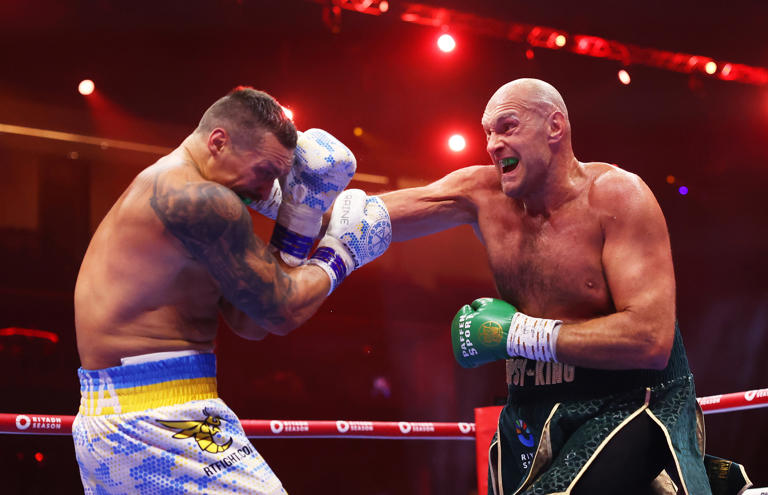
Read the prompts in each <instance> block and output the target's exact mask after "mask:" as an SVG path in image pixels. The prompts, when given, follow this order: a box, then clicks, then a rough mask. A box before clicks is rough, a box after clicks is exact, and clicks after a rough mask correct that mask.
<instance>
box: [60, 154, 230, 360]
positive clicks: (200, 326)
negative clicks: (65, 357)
mask: <svg viewBox="0 0 768 495" xmlns="http://www.w3.org/2000/svg"><path fill="white" fill-rule="evenodd" d="M158 177H162V180H163V181H165V182H169V183H174V184H178V185H179V186H180V187H183V185H184V184H186V183H188V182H197V181H202V180H203V179H202V177H201V176H200V175H199V173H198V172H197V170H196V169H195V167H194V166H193V165H192V164H191V163H190V162H188V161H185V160H184V159H183V157H181V156H179V155H178V152H174V153H172V154H171V155H169V156H167V157H164V158H162V159H160V160H159V161H158V162H157V163H156V164H154V165H152V166H151V167H149V168H147V169H146V170H144V171H143V172H141V174H139V176H138V177H136V179H135V180H134V181H133V182H132V183H131V185H130V186H129V187H128V189H126V191H125V192H124V193H123V195H122V196H121V197H120V198H119V199H118V201H117V202H116V203H115V205H114V206H113V207H112V209H111V210H110V211H109V212H108V213H107V215H106V217H105V218H104V220H103V221H102V222H101V224H100V225H99V227H98V229H97V230H96V232H95V234H94V236H93V239H92V240H91V243H90V245H89V246H88V250H87V252H86V254H85V258H84V259H83V263H82V266H81V267H80V274H79V276H78V279H77V285H76V287H75V326H76V330H77V342H78V351H79V353H80V359H81V364H82V366H83V367H84V368H86V369H98V368H104V367H109V366H117V365H119V364H120V358H121V357H126V356H133V355H139V354H146V353H152V352H161V351H173V350H186V349H196V350H212V349H213V340H214V337H215V334H216V328H217V321H218V303H219V299H220V297H221V294H220V292H219V290H218V288H217V286H216V284H215V282H214V281H213V279H212V278H211V276H210V275H209V273H208V271H207V270H206V269H205V267H203V266H202V265H201V264H200V263H199V262H197V261H196V260H195V259H194V258H192V257H191V256H190V255H189V253H188V252H187V251H186V250H185V249H184V247H183V246H182V244H181V243H180V242H179V241H178V240H177V239H176V238H175V237H173V236H172V235H171V234H169V233H168V232H167V231H166V229H165V228H164V226H163V223H162V222H161V220H160V219H159V218H158V217H157V215H156V214H155V212H154V210H153V208H152V206H151V204H150V200H151V197H152V194H153V189H154V186H155V183H156V180H157V178H158Z"/></svg>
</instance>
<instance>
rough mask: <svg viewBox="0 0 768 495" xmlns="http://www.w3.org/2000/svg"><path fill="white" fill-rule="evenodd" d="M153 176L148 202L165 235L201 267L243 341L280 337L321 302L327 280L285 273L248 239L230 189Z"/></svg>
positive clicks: (245, 218) (305, 272)
mask: <svg viewBox="0 0 768 495" xmlns="http://www.w3.org/2000/svg"><path fill="white" fill-rule="evenodd" d="M162 177H163V176H162V175H161V176H158V178H157V179H156V181H155V184H154V190H153V194H152V197H151V199H150V202H151V205H152V208H153V209H154V211H155V213H156V214H157V216H158V217H159V218H160V220H161V221H162V222H163V224H164V225H165V228H166V229H167V231H168V232H169V233H170V234H171V235H173V236H174V237H175V238H177V239H178V240H179V241H180V242H181V244H182V245H183V246H184V248H185V249H186V250H187V251H188V252H189V254H190V255H191V256H192V257H193V258H195V259H196V260H197V261H198V262H200V263H202V264H203V265H204V266H205V267H206V268H207V269H208V272H209V273H210V274H211V276H212V277H213V279H214V280H215V282H216V283H217V284H218V286H219V289H220V291H221V294H222V296H223V297H224V299H226V301H228V303H229V304H227V303H222V304H221V305H220V307H221V309H222V312H223V313H224V316H225V319H227V321H228V322H229V323H230V324H231V325H233V329H234V330H235V331H236V332H237V333H238V334H239V335H241V336H242V337H245V338H251V339H259V338H263V337H264V334H265V332H272V333H278V334H285V333H288V332H289V331H291V330H293V329H294V328H296V327H297V326H299V325H301V324H302V323H304V322H305V321H306V320H307V319H309V317H310V316H312V315H313V314H314V313H315V311H317V309H318V307H319V306H320V304H321V303H322V302H323V300H324V299H325V296H326V294H327V293H328V289H329V286H330V281H329V280H328V277H327V276H326V275H325V273H323V271H322V270H320V269H319V268H317V267H312V266H307V267H301V268H299V269H296V270H293V271H292V272H291V273H286V272H285V271H284V270H283V269H282V268H281V267H280V266H279V265H278V263H277V261H276V260H275V258H274V256H272V254H270V252H269V251H268V249H267V247H266V245H265V244H264V242H262V241H261V240H260V239H259V238H258V237H256V236H255V235H254V233H253V226H252V223H251V217H250V215H249V214H248V211H247V210H246V209H245V206H244V205H243V203H242V202H241V201H240V200H239V198H238V197H237V196H236V195H235V194H234V193H233V192H232V191H230V190H229V189H227V188H225V187H223V186H220V185H218V184H214V183H211V182H196V183H185V184H183V185H179V184H177V183H174V182H172V181H169V180H163V178H162Z"/></svg>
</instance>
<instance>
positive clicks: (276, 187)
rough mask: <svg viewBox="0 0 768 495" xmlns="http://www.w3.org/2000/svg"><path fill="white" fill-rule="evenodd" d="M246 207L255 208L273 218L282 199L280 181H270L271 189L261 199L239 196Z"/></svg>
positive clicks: (275, 216)
mask: <svg viewBox="0 0 768 495" xmlns="http://www.w3.org/2000/svg"><path fill="white" fill-rule="evenodd" d="M240 199H242V200H243V203H245V204H246V205H247V206H248V208H251V209H252V210H256V211H258V212H259V213H261V214H262V215H264V216H265V217H267V218H271V219H272V220H275V219H276V218H277V211H278V210H279V208H280V203H281V202H282V201H283V191H282V189H280V181H279V180H278V179H275V181H274V182H273V183H272V190H271V191H270V192H269V196H267V199H261V200H259V201H252V200H250V199H248V198H244V197H242V196H241V197H240Z"/></svg>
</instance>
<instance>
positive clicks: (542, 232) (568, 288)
mask: <svg viewBox="0 0 768 495" xmlns="http://www.w3.org/2000/svg"><path fill="white" fill-rule="evenodd" d="M611 170H614V171H615V170H617V169H616V168H615V167H612V166H610V165H607V164H599V163H594V164H585V166H584V171H585V172H586V176H585V177H584V179H583V183H582V184H580V186H579V188H578V190H577V191H576V193H575V195H574V197H573V198H571V199H570V200H569V201H567V202H566V203H564V204H563V205H561V206H560V207H559V208H558V209H556V210H555V211H554V212H551V214H550V215H549V216H547V217H545V216H544V215H538V216H535V215H534V216H531V215H528V214H527V213H526V212H525V211H523V209H522V208H521V206H520V203H519V202H516V201H515V200H513V199H511V198H509V197H507V196H506V195H505V194H504V193H503V192H502V191H501V190H500V188H499V186H498V175H497V172H496V170H495V168H494V167H492V166H488V167H479V168H478V169H477V171H476V172H475V174H476V178H477V184H478V185H479V187H478V188H477V189H475V192H476V193H473V194H472V199H473V202H474V204H475V206H476V208H477V213H476V215H477V216H476V218H477V220H476V222H477V223H476V224H475V232H476V233H477V235H478V237H479V238H480V240H481V241H482V242H483V244H484V245H485V248H486V251H487V253H488V259H489V263H490V266H491V270H492V272H493V274H494V278H495V282H496V286H497V288H498V291H499V294H500V296H501V297H502V298H503V299H505V300H506V301H508V302H510V303H512V304H514V305H515V306H516V307H517V308H518V309H519V310H521V311H523V312H525V313H527V314H531V315H536V316H546V317H547V318H557V319H562V320H564V321H580V320H584V319H588V318H594V317H596V316H602V315H606V314H609V313H612V312H614V311H615V308H614V304H613V301H612V298H611V294H610V291H609V289H608V285H607V282H606V278H605V273H604V270H603V263H602V250H603V237H604V236H603V229H602V225H601V218H602V216H604V215H605V214H606V213H605V212H604V211H601V210H600V209H598V208H597V207H596V206H594V205H593V204H591V202H590V192H591V191H592V189H593V187H594V183H595V180H596V179H597V178H598V177H599V176H600V175H601V174H603V173H606V172H608V171H611Z"/></svg>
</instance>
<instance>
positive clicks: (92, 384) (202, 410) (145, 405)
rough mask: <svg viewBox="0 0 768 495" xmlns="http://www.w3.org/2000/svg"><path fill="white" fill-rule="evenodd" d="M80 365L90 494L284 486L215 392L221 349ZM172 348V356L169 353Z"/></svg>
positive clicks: (80, 426)
mask: <svg viewBox="0 0 768 495" xmlns="http://www.w3.org/2000/svg"><path fill="white" fill-rule="evenodd" d="M160 354H162V355H164V356H161V357H163V358H164V359H159V360H157V359H155V360H153V358H154V357H157V356H155V355H146V356H139V359H135V358H130V360H129V361H130V364H125V363H126V360H124V361H123V362H124V364H123V365H122V366H116V367H113V368H106V369H101V370H85V369H82V368H81V369H79V370H78V375H79V378H80V392H81V400H80V410H79V412H78V414H77V416H76V418H75V422H74V424H73V426H72V435H73V438H74V443H75V453H76V455H77V463H78V465H79V467H80V478H81V480H82V482H83V487H84V488H85V493H86V494H103V493H109V494H125V495H130V494H137V493H139V494H149V493H167V494H171V493H206V494H224V493H226V494H230V493H247V494H260V495H278V494H283V495H284V494H285V490H284V489H283V487H282V485H281V483H280V481H279V480H278V479H277V477H276V476H275V474H274V473H273V472H272V470H271V469H270V467H269V466H268V465H267V463H266V462H265V461H264V459H263V458H262V457H261V455H259V453H258V452H257V451H256V449H255V448H254V447H253V445H251V443H250V441H248V438H247V437H246V436H245V432H244V431H243V428H242V426H241V424H240V421H239V419H238V418H237V416H235V414H234V413H233V412H232V410H230V409H229V407H227V406H226V404H224V402H223V401H222V400H221V399H219V398H218V395H217V392H216V357H215V356H214V355H213V354H210V353H203V354H201V353H196V352H194V351H192V352H188V351H182V352H179V353H160ZM167 355H171V356H175V357H167Z"/></svg>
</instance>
